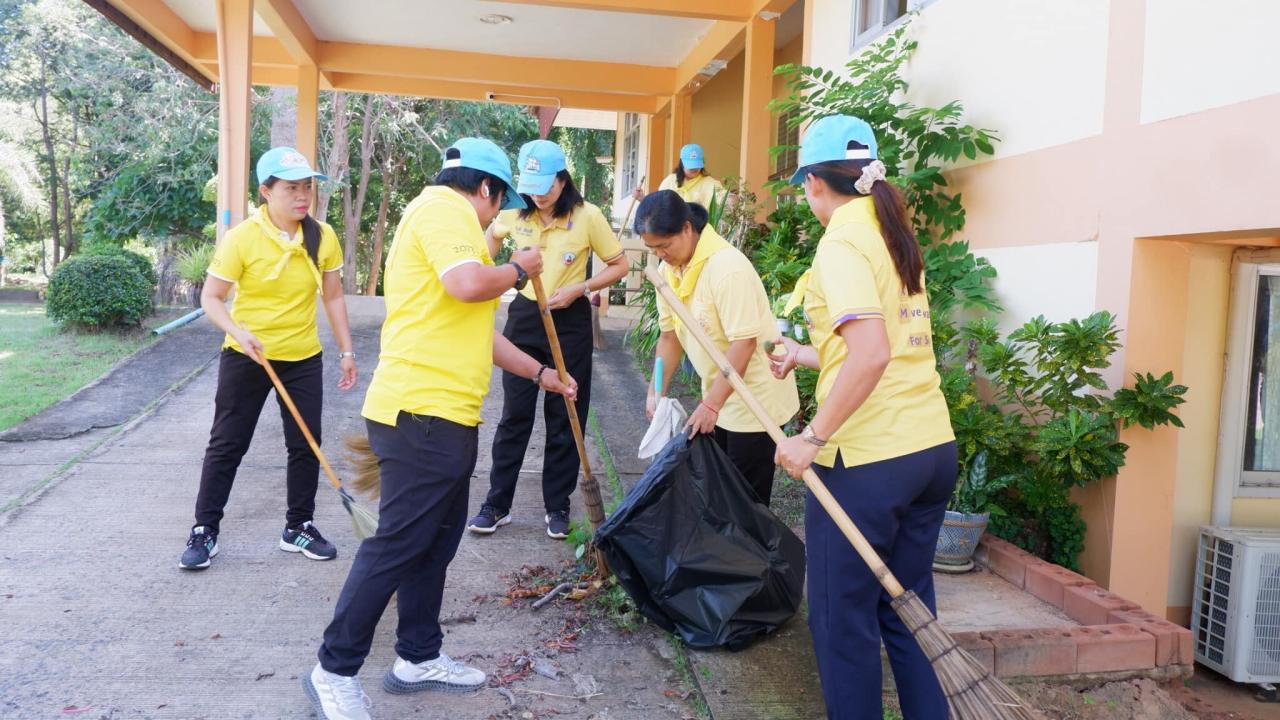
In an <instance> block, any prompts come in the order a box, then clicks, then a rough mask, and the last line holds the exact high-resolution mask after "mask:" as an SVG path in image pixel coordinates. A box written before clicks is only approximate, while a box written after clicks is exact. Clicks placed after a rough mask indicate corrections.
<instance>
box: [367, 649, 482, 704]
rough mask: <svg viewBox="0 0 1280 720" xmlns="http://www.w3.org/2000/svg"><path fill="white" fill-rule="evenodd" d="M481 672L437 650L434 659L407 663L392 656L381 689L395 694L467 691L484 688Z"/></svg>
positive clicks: (398, 657)
mask: <svg viewBox="0 0 1280 720" xmlns="http://www.w3.org/2000/svg"><path fill="white" fill-rule="evenodd" d="M486 679H487V678H486V677H485V674H484V673H483V672H481V671H480V670H477V669H475V668H473V667H467V666H466V665H463V664H462V663H460V662H458V661H456V660H453V659H452V658H450V657H449V656H448V655H445V654H444V653H440V657H438V658H436V659H435V660H428V661H426V662H422V663H411V662H409V661H408V660H405V659H404V658H402V657H400V656H396V661H395V663H394V664H393V665H392V666H391V669H390V670H387V674H386V676H385V677H383V678H382V689H383V690H386V691H387V692H389V693H393V694H396V695H403V694H405V693H411V692H418V691H419V690H441V691H444V692H455V693H460V692H471V691H472V690H479V689H480V688H482V687H484V683H485V680H486Z"/></svg>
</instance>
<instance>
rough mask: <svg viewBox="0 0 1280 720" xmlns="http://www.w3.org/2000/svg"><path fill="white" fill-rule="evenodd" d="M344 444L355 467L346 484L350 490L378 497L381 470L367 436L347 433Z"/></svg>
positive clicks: (380, 492)
mask: <svg viewBox="0 0 1280 720" xmlns="http://www.w3.org/2000/svg"><path fill="white" fill-rule="evenodd" d="M346 445H347V459H348V460H350V461H351V466H352V467H353V468H355V476H354V479H352V480H351V481H350V482H348V483H347V484H348V485H350V486H351V489H352V490H355V491H356V492H358V493H361V494H362V495H368V496H369V497H371V498H376V497H378V496H379V495H381V494H382V471H381V470H380V469H379V468H378V456H377V454H375V453H374V452H373V448H372V447H370V446H369V438H368V437H365V436H363V435H348V436H347V438H346ZM375 525H376V523H375Z"/></svg>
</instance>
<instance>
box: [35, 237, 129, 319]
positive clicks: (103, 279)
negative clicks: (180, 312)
mask: <svg viewBox="0 0 1280 720" xmlns="http://www.w3.org/2000/svg"><path fill="white" fill-rule="evenodd" d="M45 312H46V313H48V315H49V317H50V318H51V319H52V320H54V321H55V322H58V323H61V324H63V325H72V326H78V327H86V328H107V327H112V326H116V325H138V324H141V322H142V318H144V317H146V316H147V315H149V314H150V313H151V285H150V284H148V282H147V280H146V278H144V277H143V276H142V273H141V272H139V271H138V269H137V267H136V266H135V265H134V263H133V262H131V261H130V260H128V259H127V258H125V257H121V256H119V255H114V254H109V255H86V254H81V255H74V256H72V257H70V258H68V259H67V260H65V261H63V262H62V264H61V265H58V267H57V269H56V270H54V271H53V275H52V276H51V277H50V278H49V289H48V291H47V293H46V295H45Z"/></svg>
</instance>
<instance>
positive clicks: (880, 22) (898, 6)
mask: <svg viewBox="0 0 1280 720" xmlns="http://www.w3.org/2000/svg"><path fill="white" fill-rule="evenodd" d="M931 1H932V0H853V28H852V32H851V33H850V34H849V51H850V52H853V51H854V50H857V49H858V48H860V47H863V46H864V45H866V44H867V43H869V42H871V41H872V40H875V39H876V38H878V37H880V36H881V35H883V34H884V33H886V32H888V31H889V30H892V29H893V28H894V27H896V26H897V25H898V23H900V22H902V19H903V18H904V17H906V16H907V15H908V14H909V13H911V12H913V11H915V10H919V9H920V8H922V7H924V6H925V5H927V4H928V3H929V2H931Z"/></svg>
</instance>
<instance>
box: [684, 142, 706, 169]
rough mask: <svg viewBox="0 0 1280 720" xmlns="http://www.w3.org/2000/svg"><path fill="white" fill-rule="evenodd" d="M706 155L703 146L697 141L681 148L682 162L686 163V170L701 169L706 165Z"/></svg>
mask: <svg viewBox="0 0 1280 720" xmlns="http://www.w3.org/2000/svg"><path fill="white" fill-rule="evenodd" d="M706 157H707V154H706V153H704V152H702V146H701V145H699V144H697V143H689V144H688V145H685V146H684V147H682V148H680V164H681V165H684V169H685V170H701V169H702V168H704V167H706V164H707V163H706Z"/></svg>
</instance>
